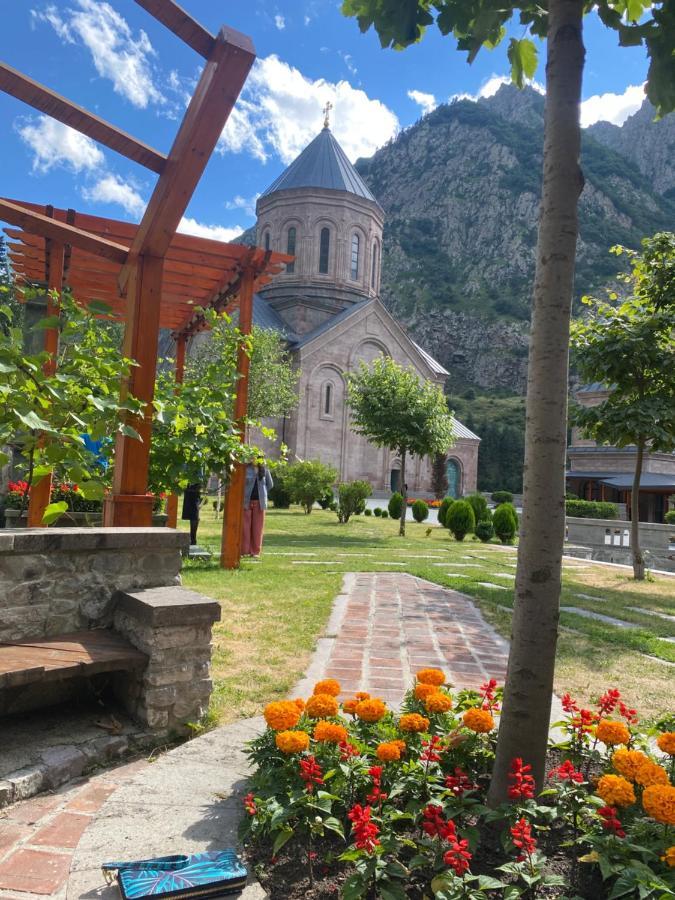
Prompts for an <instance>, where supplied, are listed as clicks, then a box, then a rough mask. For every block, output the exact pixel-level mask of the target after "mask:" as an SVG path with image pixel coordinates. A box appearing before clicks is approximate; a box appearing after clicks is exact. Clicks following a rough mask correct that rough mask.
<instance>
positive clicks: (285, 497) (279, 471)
mask: <svg viewBox="0 0 675 900" xmlns="http://www.w3.org/2000/svg"><path fill="white" fill-rule="evenodd" d="M287 477H288V466H275V467H274V469H273V470H272V480H273V481H274V487H273V488H271V490H270V491H269V493H268V495H267V496H268V497H269V499H270V501H271V502H272V504H273V505H274V508H275V509H288V508H289V507H290V505H291V500H292V499H293V498H292V496H291V490H290V488H289V486H288V481H287Z"/></svg>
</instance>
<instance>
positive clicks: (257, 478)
mask: <svg viewBox="0 0 675 900" xmlns="http://www.w3.org/2000/svg"><path fill="white" fill-rule="evenodd" d="M273 486H274V482H273V481H272V476H271V475H270V470H269V469H268V468H267V466H266V465H265V464H264V463H263V462H262V461H261V462H258V463H249V464H248V465H247V466H246V483H245V485H244V517H243V523H242V535H241V555H242V556H252V557H254V558H257V557H259V556H260V551H261V550H262V541H263V530H264V528H265V510H266V509H267V492H268V491H269V490H271V488H272V487H273Z"/></svg>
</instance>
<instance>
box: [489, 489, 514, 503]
mask: <svg viewBox="0 0 675 900" xmlns="http://www.w3.org/2000/svg"><path fill="white" fill-rule="evenodd" d="M490 499H491V500H492V502H493V503H496V504H498V505H499V504H500V503H513V494H512V493H511V491H495V492H494V493H493V494H490Z"/></svg>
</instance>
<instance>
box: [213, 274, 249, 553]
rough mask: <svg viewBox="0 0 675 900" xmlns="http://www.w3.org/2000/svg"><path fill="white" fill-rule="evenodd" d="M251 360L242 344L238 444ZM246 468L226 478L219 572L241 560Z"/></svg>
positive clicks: (243, 317) (245, 328)
mask: <svg viewBox="0 0 675 900" xmlns="http://www.w3.org/2000/svg"><path fill="white" fill-rule="evenodd" d="M253 282H254V272H253V269H252V268H247V269H246V270H245V271H244V273H243V275H242V279H241V290H240V292H239V330H240V331H241V333H242V334H244V335H248V334H250V333H251V329H252V327H253ZM250 367H251V358H250V356H249V354H248V353H247V352H246V349H245V347H244V345H243V343H242V344H240V345H239V351H238V353H237V374H238V376H239V378H238V380H237V395H236V398H235V401H234V419H235V421H236V422H239V423H240V428H241V432H240V435H241V438H240V439H241V441H242V443H243V442H244V439H245V436H246V435H245V429H244V424H243V420H244V418H245V417H246V412H247V410H248V375H249V369H250ZM245 481H246V466H245V465H244V464H243V463H237V464H236V465H235V467H234V471H233V473H232V477H231V479H230V484H229V488H228V490H227V493H226V494H225V500H224V504H223V536H222V542H221V549H220V565H221V568H223V569H236V568H238V567H239V563H240V561H241V525H242V519H243V513H244V484H245Z"/></svg>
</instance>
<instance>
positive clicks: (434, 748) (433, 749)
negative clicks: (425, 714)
mask: <svg viewBox="0 0 675 900" xmlns="http://www.w3.org/2000/svg"><path fill="white" fill-rule="evenodd" d="M422 747H423V748H424V749H423V750H422V752H421V753H420V761H421V762H440V761H441V752H442V751H443V746H442V744H441V739H440V738H439V736H438V735H437V734H435V735H434V736H433V737H432V738H431V740H430V741H422Z"/></svg>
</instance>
